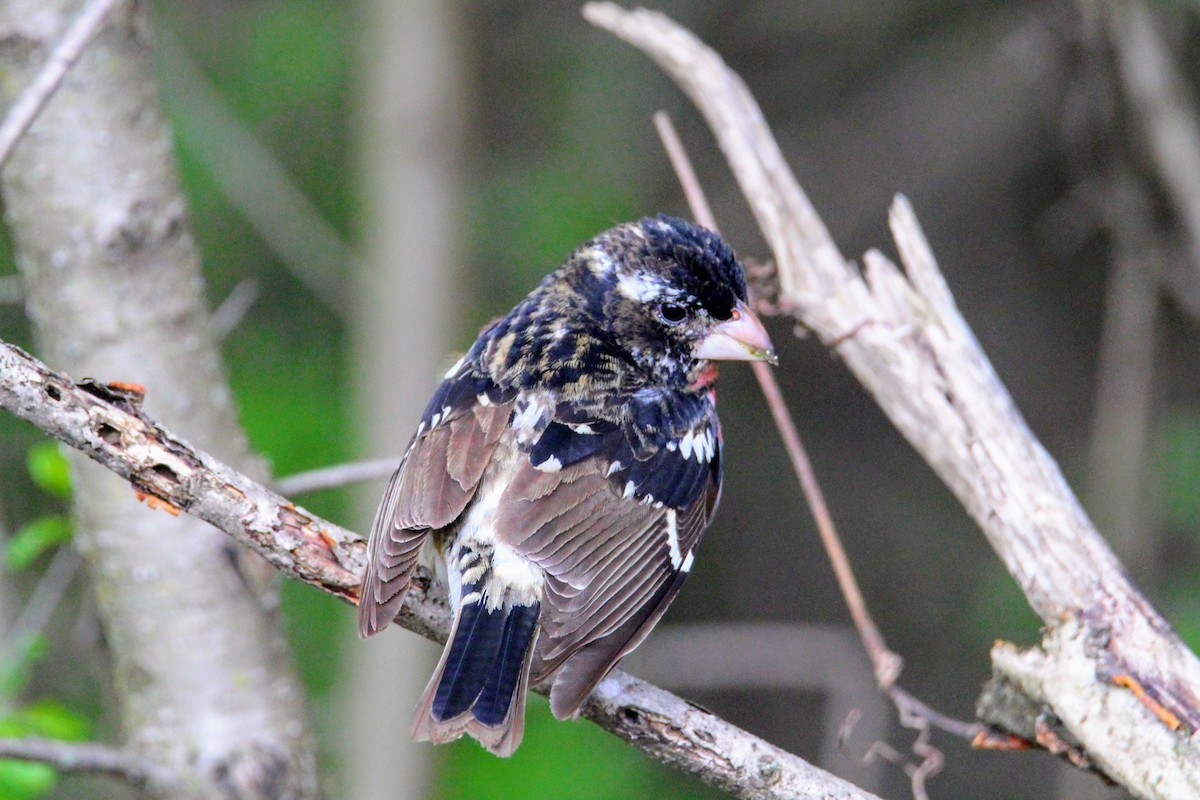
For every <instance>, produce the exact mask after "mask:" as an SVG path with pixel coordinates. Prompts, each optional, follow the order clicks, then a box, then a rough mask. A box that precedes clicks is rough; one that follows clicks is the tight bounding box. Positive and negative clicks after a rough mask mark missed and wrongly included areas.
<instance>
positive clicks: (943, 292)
mask: <svg viewBox="0 0 1200 800" xmlns="http://www.w3.org/2000/svg"><path fill="white" fill-rule="evenodd" d="M584 15H585V16H586V17H587V19H588V20H590V21H591V22H593V23H594V24H596V25H598V26H600V27H603V28H605V29H606V30H609V31H611V32H612V33H614V34H616V35H617V36H619V37H620V38H622V39H624V40H625V41H627V42H629V43H631V44H633V45H634V46H636V47H638V48H639V49H641V50H643V51H644V52H645V53H646V54H647V55H649V56H650V57H651V58H652V59H654V60H655V61H656V62H657V63H658V64H659V66H660V67H662V68H663V69H664V70H665V71H666V72H667V73H668V74H669V75H670V76H671V77H672V78H673V79H674V80H675V81H676V82H677V83H678V84H679V86H680V87H681V88H682V89H683V90H684V91H685V92H686V93H687V95H688V96H689V97H690V98H691V99H692V101H693V102H694V103H695V104H696V106H697V108H699V110H700V111H701V113H702V114H703V115H704V117H705V118H706V120H707V121H708V124H709V126H710V128H711V129H712V130H713V132H714V134H715V135H716V138H717V141H718V144H719V145H720V147H721V150H722V152H723V153H724V154H725V157H726V159H727V161H728V162H729V165H730V168H731V169H732V171H733V173H734V176H735V178H736V179H737V181H738V183H739V185H740V187H741V189H742V192H743V194H744V195H745V196H746V198H747V200H748V202H749V204H750V206H751V210H752V211H753V213H754V216H755V218H756V219H757V221H758V224H759V227H760V228H761V229H762V231H763V234H764V235H765V237H766V239H767V242H768V243H769V244H770V246H771V249H772V250H773V253H774V259H775V264H776V268H777V271H778V278H779V283H780V300H781V303H782V304H784V305H785V306H786V307H789V308H790V309H792V311H793V313H794V315H795V318H796V319H797V321H799V322H800V323H802V324H803V325H804V326H805V327H806V328H807V329H809V330H811V331H813V332H814V333H816V334H817V335H818V336H819V337H820V338H821V339H822V340H823V341H824V342H825V343H826V344H827V345H829V346H831V347H833V348H834V349H835V351H836V352H837V353H838V354H839V355H840V356H841V357H842V359H843V360H844V361H845V363H846V365H847V366H848V367H849V368H850V369H851V370H852V371H853V372H854V374H855V375H856V376H857V377H858V378H859V380H860V381H861V382H862V383H863V385H864V386H865V387H866V388H867V389H868V391H870V392H871V394H872V395H873V396H874V397H875V399H876V401H877V402H878V403H879V405H880V407H881V408H882V409H883V410H884V412H885V413H886V414H887V415H888V416H889V418H890V419H891V420H892V422H893V424H894V425H895V426H896V427H897V429H898V430H899V431H900V432H901V433H902V434H903V435H904V436H905V437H906V438H907V439H908V440H909V442H910V443H911V444H912V445H913V446H914V447H915V448H916V449H917V451H918V452H919V453H920V454H921V455H922V456H923V457H924V458H925V460H926V461H927V462H928V463H929V464H930V465H931V466H932V467H933V469H934V470H935V471H936V472H937V474H938V475H939V476H940V477H941V478H942V480H943V481H944V482H945V483H946V484H947V486H948V487H949V488H950V489H951V490H952V491H953V492H954V494H955V495H956V496H957V497H958V499H959V501H960V502H961V503H962V504H963V506H964V507H965V508H966V509H967V511H968V513H970V514H971V516H972V517H973V518H974V519H975V520H976V522H977V523H978V524H979V526H980V527H981V528H982V530H983V532H984V533H985V535H986V536H987V539H988V541H989V543H990V544H991V545H992V547H993V549H994V550H995V551H996V552H997V554H998V555H999V556H1000V557H1001V559H1002V560H1003V562H1004V564H1005V566H1006V567H1007V568H1008V570H1009V572H1010V573H1011V574H1012V575H1013V577H1014V578H1016V580H1017V582H1018V583H1019V585H1020V586H1021V589H1022V591H1023V592H1024V593H1025V596H1026V598H1027V599H1028V601H1029V603H1030V605H1031V606H1032V607H1033V609H1034V610H1035V611H1036V612H1037V613H1038V614H1039V616H1041V618H1042V619H1043V620H1044V622H1045V623H1046V634H1045V638H1044V640H1043V642H1042V646H1041V648H1040V649H1038V650H1034V651H1030V652H1028V653H1026V654H1024V656H1023V658H1022V659H1008V660H1006V661H1005V662H1004V664H1003V665H1002V664H1000V663H998V662H997V661H996V658H995V654H996V651H994V658H993V663H994V664H995V666H996V668H997V669H1011V670H1018V671H1019V676H1017V677H1019V679H1020V680H1021V681H1022V684H1021V685H1022V686H1023V687H1024V688H1025V690H1026V691H1028V692H1029V693H1030V695H1031V696H1036V697H1037V698H1038V702H1039V703H1040V704H1044V705H1045V707H1046V708H1047V709H1048V710H1049V712H1050V713H1052V714H1054V715H1056V716H1057V717H1058V718H1059V719H1060V720H1061V721H1062V722H1063V724H1064V726H1065V728H1066V729H1067V730H1068V731H1069V732H1070V733H1071V735H1072V736H1074V737H1075V738H1076V739H1077V740H1078V741H1079V743H1080V744H1081V746H1082V747H1083V748H1084V749H1085V750H1086V751H1087V752H1088V753H1089V755H1090V756H1091V757H1092V758H1093V759H1094V760H1095V761H1096V763H1097V764H1099V765H1100V767H1101V768H1102V769H1103V770H1104V771H1105V772H1106V773H1107V774H1109V775H1110V776H1112V777H1113V778H1114V779H1116V780H1118V781H1119V782H1120V783H1122V784H1123V785H1124V786H1125V787H1126V788H1128V789H1129V790H1130V791H1132V792H1133V793H1134V794H1135V795H1138V796H1141V797H1156V798H1157V797H1179V798H1185V797H1195V796H1197V795H1198V794H1200V743H1196V742H1193V741H1191V740H1190V739H1188V738H1185V737H1186V736H1187V735H1188V734H1190V733H1192V732H1194V731H1196V730H1198V729H1200V701H1198V697H1200V661H1197V659H1196V657H1195V655H1193V654H1192V653H1191V651H1189V650H1188V649H1187V647H1186V646H1185V645H1184V644H1183V643H1182V642H1181V641H1180V640H1179V638H1178V636H1176V635H1175V634H1174V632H1173V631H1172V630H1171V628H1170V626H1169V625H1168V624H1167V623H1166V621H1165V620H1163V619H1162V617H1161V616H1160V615H1159V614H1158V613H1157V612H1156V611H1155V610H1154V609H1153V607H1152V606H1151V605H1150V603H1149V602H1148V601H1147V600H1146V598H1145V597H1144V596H1143V595H1142V594H1141V593H1140V592H1139V591H1138V590H1137V588H1136V587H1135V586H1134V585H1133V584H1132V582H1131V581H1130V580H1129V578H1128V576H1127V575H1126V573H1125V571H1124V569H1123V568H1122V567H1121V565H1120V563H1119V562H1118V560H1117V559H1116V557H1115V556H1114V555H1113V554H1112V552H1111V550H1110V549H1109V548H1108V546H1107V545H1106V544H1105V542H1104V540H1103V539H1102V538H1101V537H1100V535H1099V533H1098V532H1097V531H1096V529H1095V527H1094V526H1093V525H1092V523H1091V521H1090V520H1089V519H1088V518H1087V516H1086V514H1084V512H1083V510H1082V508H1081V507H1080V505H1079V502H1078V500H1077V499H1076V498H1075V496H1074V494H1073V493H1072V492H1071V489H1070V487H1069V486H1068V485H1067V483H1066V481H1065V479H1064V478H1063V476H1062V474H1061V472H1060V470H1059V469H1058V466H1057V464H1055V462H1054V461H1053V459H1051V457H1050V456H1049V454H1048V453H1047V452H1046V451H1045V449H1044V448H1043V447H1042V446H1041V444H1040V443H1039V442H1038V441H1037V440H1036V439H1035V438H1034V436H1033V434H1032V433H1031V432H1030V431H1029V429H1028V427H1027V426H1026V424H1025V421H1024V420H1023V419H1022V417H1021V415H1020V412H1019V411H1018V410H1017V408H1016V407H1015V405H1014V403H1013V401H1012V399H1011V397H1010V396H1009V394H1008V392H1007V391H1006V390H1005V388H1004V386H1003V384H1001V383H1000V381H999V379H998V378H997V376H996V374H995V372H994V370H993V369H992V366H991V364H990V363H989V362H988V360H987V358H986V356H985V355H984V353H983V351H982V349H981V348H980V346H979V344H978V342H977V341H976V340H975V337H974V335H973V334H972V332H971V330H970V328H969V327H968V326H967V324H966V322H965V321H964V320H963V318H962V316H961V315H960V314H959V312H958V309H957V307H956V306H955V304H954V299H953V297H952V296H951V294H950V291H949V289H948V287H947V286H946V283H945V280H944V279H943V277H942V275H941V272H940V271H939V269H938V266H937V263H936V260H935V259H934V257H933V253H932V250H931V248H930V246H929V244H928V242H927V241H926V240H925V238H924V234H923V233H922V231H921V229H920V226H919V225H918V223H917V221H916V216H915V214H914V213H913V210H912V208H911V206H910V205H909V203H908V201H907V200H906V199H904V198H903V197H897V198H896V201H895V202H894V204H893V205H892V208H891V212H890V216H889V221H890V224H891V229H892V234H893V237H894V238H895V241H896V246H897V248H898V250H899V252H900V256H901V261H902V263H903V266H904V270H905V271H904V272H901V270H900V269H899V268H898V267H897V266H895V265H894V264H893V263H892V262H891V261H890V260H888V259H887V258H886V257H884V256H883V255H882V254H881V253H878V252H876V251H872V252H869V253H867V255H866V257H865V269H864V270H863V271H861V272H860V270H859V269H858V268H857V266H856V265H854V264H853V263H851V262H849V261H847V260H846V259H845V258H844V257H843V256H842V254H841V253H840V252H839V251H838V248H837V246H836V245H835V244H834V242H833V240H832V238H831V237H830V235H829V232H828V230H827V229H826V228H825V225H824V223H822V221H821V219H820V218H819V216H818V215H817V214H816V211H815V210H814V209H813V207H812V204H811V203H810V202H809V200H808V198H807V197H806V196H805V194H804V192H803V190H802V189H801V188H800V186H799V184H798V183H797V181H796V178H795V176H794V175H793V174H792V172H791V170H790V169H789V168H788V166H787V163H786V162H785V160H784V158H783V155H782V153H781V152H780V150H779V147H778V145H777V144H776V142H775V140H774V138H773V136H772V135H771V133H770V130H769V129H768V128H767V126H766V123H765V121H764V120H763V116H762V112H761V111H760V110H759V108H758V106H757V104H756V103H755V101H754V99H753V97H752V96H751V95H750V92H749V91H748V90H747V88H746V86H745V84H744V83H743V82H742V81H741V79H740V78H739V77H738V76H737V75H736V74H734V73H733V72H732V71H731V70H729V68H728V67H727V66H726V65H725V64H724V62H723V61H722V60H721V59H720V57H719V56H718V55H717V54H716V53H714V52H713V51H712V50H710V49H709V48H707V47H705V46H704V45H703V43H701V42H700V41H699V40H697V39H696V38H695V37H694V36H693V35H692V34H691V33H689V32H688V31H686V30H684V29H682V28H680V27H679V26H678V25H676V24H674V23H673V22H672V21H671V20H670V19H668V18H667V17H665V16H663V15H661V14H657V13H654V12H650V11H645V10H637V11H625V10H623V9H621V8H619V7H617V6H615V5H613V4H610V3H590V4H588V5H587V6H585V8H584ZM1014 662H1015V663H1014ZM1172 721H1175V723H1176V725H1174V726H1173V725H1172Z"/></svg>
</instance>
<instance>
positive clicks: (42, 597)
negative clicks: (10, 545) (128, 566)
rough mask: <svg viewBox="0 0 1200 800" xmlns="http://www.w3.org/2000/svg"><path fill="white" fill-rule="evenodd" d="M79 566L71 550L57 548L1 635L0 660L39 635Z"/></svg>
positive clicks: (76, 557) (73, 550) (75, 555)
mask: <svg viewBox="0 0 1200 800" xmlns="http://www.w3.org/2000/svg"><path fill="white" fill-rule="evenodd" d="M80 563H81V562H80V558H79V553H77V552H75V548H73V547H70V546H67V547H60V548H58V550H57V551H56V552H55V554H54V558H52V559H51V560H50V566H48V567H47V568H46V571H45V572H44V573H42V577H41V580H39V581H38V584H37V586H36V587H34V590H33V593H32V594H31V595H29V600H28V602H26V603H25V606H24V607H23V608H22V609H21V613H20V614H18V615H17V619H16V620H15V621H14V622H13V625H12V627H11V628H9V630H8V632H7V633H6V634H5V635H4V639H3V641H0V657H4V656H8V655H10V654H11V653H12V651H13V649H14V648H16V647H18V646H20V644H21V641H22V640H23V639H25V638H26V637H27V636H30V635H33V634H37V633H41V631H42V630H43V629H44V628H45V627H46V623H47V622H49V621H50V617H51V616H53V614H54V611H55V609H57V608H58V604H59V602H60V601H61V600H62V597H63V594H64V593H66V591H67V587H69V586H70V585H71V581H72V580H73V579H74V578H75V574H76V573H77V572H78V571H79V565H80Z"/></svg>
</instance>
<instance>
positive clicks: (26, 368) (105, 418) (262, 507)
mask: <svg viewBox="0 0 1200 800" xmlns="http://www.w3.org/2000/svg"><path fill="white" fill-rule="evenodd" d="M140 401H141V394H140V387H128V386H124V385H120V384H117V385H106V384H99V383H96V382H94V381H82V382H79V383H76V382H75V381H73V380H71V379H70V378H68V377H67V376H65V375H62V374H59V373H56V372H54V371H53V370H51V369H49V368H48V367H46V366H45V365H44V364H42V363H41V362H39V361H38V360H37V359H35V358H33V357H32V356H30V355H29V354H28V353H26V352H24V351H23V350H21V349H20V348H18V347H14V346H13V345H10V344H4V343H0V408H4V409H5V410H7V411H9V412H10V413H12V414H14V415H15V416H18V417H20V418H21V419H24V420H26V421H28V422H30V423H32V424H33V425H35V426H37V427H38V428H40V429H41V430H43V431H45V432H46V433H48V434H49V435H51V436H53V437H55V438H56V439H59V440H60V441H62V442H65V443H66V444H68V445H70V446H71V447H74V448H76V449H78V450H80V451H82V452H83V453H85V454H87V455H88V456H89V457H90V458H92V459H93V460H95V461H97V462H98V463H100V464H102V465H104V466H105V467H107V468H108V469H110V470H112V471H113V472H115V473H116V474H117V475H120V476H121V477H123V478H125V479H126V480H128V481H129V482H130V483H131V484H132V487H133V488H132V491H136V492H137V493H138V494H139V496H140V497H141V498H142V499H143V500H144V501H145V502H146V503H148V504H150V505H152V506H154V507H157V508H159V509H161V510H162V511H163V512H164V513H167V514H177V513H179V512H180V511H186V512H187V513H189V514H192V515H194V516H196V517H199V518H200V519H203V520H205V521H207V522H210V523H212V524H213V525H215V526H216V527H218V528H220V529H221V530H223V531H225V532H226V533H228V534H229V535H230V536H232V537H233V538H234V539H235V540H237V541H238V542H240V543H241V544H244V545H246V546H247V547H251V548H253V549H254V550H255V551H257V552H258V553H260V554H262V556H263V557H264V558H266V559H267V561H269V562H270V563H271V564H273V565H275V567H276V568H278V569H279V570H280V571H282V572H284V573H285V574H287V575H289V576H291V577H293V578H296V579H297V580H301V581H304V582H305V583H309V584H311V585H313V586H316V587H317V588H319V589H322V590H323V591H326V592H328V593H330V594H333V595H335V596H337V597H341V598H343V599H345V600H348V601H351V602H353V601H354V598H355V597H356V596H357V593H358V585H359V579H360V577H361V574H362V570H363V559H364V555H365V545H364V543H363V541H362V539H361V538H360V537H359V536H358V535H357V534H355V533H352V532H351V531H348V530H346V529H344V528H341V527H338V526H337V525H334V524H333V523H331V522H327V521H325V520H323V519H320V518H319V517H317V516H315V515H313V514H311V513H309V512H307V511H305V510H304V509H303V508H300V507H298V506H295V505H293V504H291V503H290V502H288V501H287V500H286V499H285V498H283V497H280V496H279V495H278V494H276V493H274V492H272V491H271V490H270V489H268V488H266V487H265V486H262V485H260V484H258V483H256V482H255V481H253V480H251V479H250V478H247V477H246V476H245V475H242V474H241V473H239V472H237V471H236V470H234V469H233V468H231V467H229V466H228V465H226V464H224V463H222V462H221V461H219V460H217V459H216V458H213V457H212V456H210V455H209V454H207V453H205V452H203V451H200V450H197V449H195V448H194V447H192V446H191V445H189V444H188V443H187V442H185V441H183V440H181V439H179V438H177V437H176V436H174V435H173V434H171V433H170V432H169V431H167V430H165V429H164V428H163V427H162V426H160V425H158V424H157V423H155V422H154V421H153V420H151V419H149V418H148V417H146V416H145V415H144V414H143V413H142V412H141V410H140ZM396 621H397V623H398V624H400V625H402V626H403V627H405V628H408V629H409V630H412V631H416V632H417V633H419V634H421V635H422V636H426V637H428V638H431V639H434V640H436V641H439V642H444V641H445V639H446V634H447V631H448V630H449V627H450V612H449V608H448V607H447V605H446V601H445V595H444V594H443V593H442V591H441V590H440V588H437V587H434V586H431V584H430V581H429V576H428V575H427V574H420V575H418V578H417V579H416V580H415V581H414V585H413V589H412V590H411V591H410V592H409V594H408V597H407V598H406V599H405V602H404V607H403V609H402V610H401V613H400V616H399V617H398V618H397V620H396ZM583 714H584V716H586V717H587V718H588V719H591V720H593V721H594V722H596V723H597V724H598V725H600V727H602V728H604V729H606V730H608V731H610V732H612V733H614V734H616V735H617V736H620V737H621V738H623V739H625V740H626V741H628V742H630V743H631V744H633V745H634V746H636V747H637V748H638V749H640V750H642V751H644V752H646V753H648V754H650V755H651V756H653V757H655V758H657V759H659V760H660V761H664V762H666V763H668V764H672V765H674V766H677V767H679V768H681V769H683V770H685V771H687V772H690V773H692V774H694V775H698V776H699V777H701V778H702V779H704V780H706V781H708V782H709V783H712V784H713V785H715V786H718V787H720V788H722V789H725V790H727V791H729V792H731V793H733V794H734V795H736V796H738V797H745V798H781V799H782V798H795V797H821V798H830V799H831V800H833V799H835V798H836V799H844V800H851V799H856V800H857V799H859V798H861V800H869V799H870V798H871V797H872V796H873V795H870V794H869V793H867V792H864V791H862V790H861V789H858V788H856V787H854V786H852V785H850V784H848V783H846V782H845V781H842V780H840V779H839V778H836V777H834V776H833V775H830V774H829V773H827V772H825V771H824V770H821V769H818V768H817V767H814V766H812V765H811V764H809V763H808V762H806V761H804V760H803V759H801V758H798V757H797V756H794V755H792V754H790V753H787V752H785V751H783V750H780V749H779V748H778V747H775V746H774V745H771V744H768V743H767V742H764V741H763V740H761V739H759V738H758V737H756V736H754V735H752V734H750V733H747V732H746V731H743V730H741V729H739V728H736V727H734V726H733V725H730V724H729V723H727V722H725V721H724V720H722V719H721V718H719V717H717V716H715V715H713V714H711V713H709V712H707V711H704V710H703V709H700V708H697V707H696V706H693V705H691V704H689V703H687V702H685V701H684V700H681V699H680V698H678V697H676V696H675V695H673V694H671V693H670V692H667V691H664V690H662V689H659V688H657V687H655V686H652V685H650V684H648V683H646V682H644V681H640V680H638V679H637V678H634V677H632V676H630V675H627V674H625V673H622V672H620V671H617V672H614V673H613V674H612V675H610V676H609V677H608V678H607V679H606V680H605V681H604V682H602V683H601V684H600V686H599V687H598V688H597V689H596V692H595V693H594V694H593V695H592V698H591V700H589V701H588V703H587V705H586V706H585V707H584V710H583Z"/></svg>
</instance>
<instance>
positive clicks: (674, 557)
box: [667, 509, 691, 569]
mask: <svg viewBox="0 0 1200 800" xmlns="http://www.w3.org/2000/svg"><path fill="white" fill-rule="evenodd" d="M676 516H677V515H676V514H675V510H674V509H672V510H670V511H668V512H667V548H668V550H669V551H670V556H671V566H672V567H673V568H675V569H679V568H680V565H681V564H683V556H682V555H681V554H680V552H679V526H678V524H676ZM688 555H689V556H690V555H691V553H690V552H689V553H688Z"/></svg>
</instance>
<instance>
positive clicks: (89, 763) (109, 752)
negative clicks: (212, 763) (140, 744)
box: [0, 736, 174, 786]
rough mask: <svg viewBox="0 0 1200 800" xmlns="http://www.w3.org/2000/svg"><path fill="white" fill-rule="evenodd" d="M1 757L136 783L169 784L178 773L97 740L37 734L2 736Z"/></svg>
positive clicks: (61, 770)
mask: <svg viewBox="0 0 1200 800" xmlns="http://www.w3.org/2000/svg"><path fill="white" fill-rule="evenodd" d="M0 758H13V759H17V760H18V761H37V762H40V763H42V764H49V765H50V766H52V767H54V768H55V769H57V770H59V771H60V772H89V773H96V774H101V775H110V776H112V777H114V778H120V779H121V780H123V781H125V782H126V783H129V784H132V785H133V786H144V785H146V784H151V783H153V784H154V785H156V786H169V785H170V784H171V783H173V782H174V776H173V775H171V774H170V772H169V770H166V769H164V768H163V767H162V766H161V765H159V764H156V763H154V762H153V761H150V760H149V759H147V758H139V757H137V756H135V755H133V754H132V753H129V752H127V751H125V750H121V749H119V748H116V747H109V746H108V745H103V744H95V743H93V742H64V741H62V740H61V739H42V738H40V737H36V736H29V737H22V738H19V739H0Z"/></svg>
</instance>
